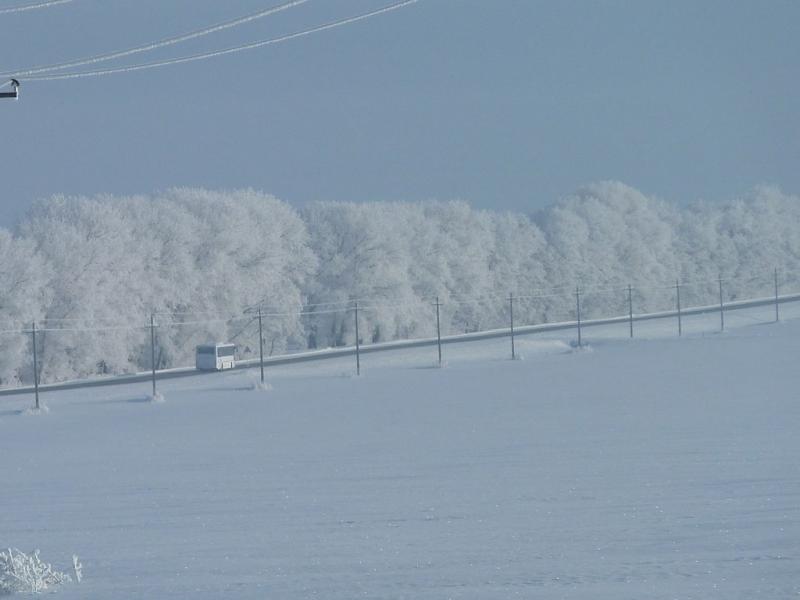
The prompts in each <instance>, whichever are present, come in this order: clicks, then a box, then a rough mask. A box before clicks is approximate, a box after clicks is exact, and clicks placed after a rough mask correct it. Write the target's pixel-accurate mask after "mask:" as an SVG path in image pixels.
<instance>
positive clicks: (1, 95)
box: [0, 79, 19, 100]
mask: <svg viewBox="0 0 800 600" xmlns="http://www.w3.org/2000/svg"><path fill="white" fill-rule="evenodd" d="M11 87H12V88H14V89H13V90H12V91H10V92H0V98H14V100H16V99H17V98H19V81H17V80H16V79H12V80H11Z"/></svg>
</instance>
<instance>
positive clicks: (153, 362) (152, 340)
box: [150, 313, 156, 399]
mask: <svg viewBox="0 0 800 600" xmlns="http://www.w3.org/2000/svg"><path fill="white" fill-rule="evenodd" d="M150 367H151V372H152V375H153V399H155V397H156V324H155V316H154V315H153V313H150Z"/></svg>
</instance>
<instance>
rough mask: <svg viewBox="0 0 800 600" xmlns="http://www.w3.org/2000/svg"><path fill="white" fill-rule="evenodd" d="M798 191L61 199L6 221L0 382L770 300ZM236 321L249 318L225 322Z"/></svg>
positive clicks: (786, 273) (591, 189) (790, 281)
mask: <svg viewBox="0 0 800 600" xmlns="http://www.w3.org/2000/svg"><path fill="white" fill-rule="evenodd" d="M798 223H800V196H797V195H791V194H786V193H783V192H781V191H780V190H778V189H776V188H769V187H759V188H756V189H754V190H753V191H752V192H750V193H749V194H748V195H747V196H746V197H744V198H742V199H739V200H734V201H732V202H729V203H727V204H720V203H714V204H693V205H685V206H676V205H674V204H669V203H666V202H663V201H661V200H658V199H657V198H653V197H650V196H647V195H645V194H643V193H641V192H640V191H638V190H636V189H634V188H631V187H629V186H626V185H624V184H622V183H619V182H600V183H596V184H593V185H589V186H586V187H584V188H581V189H580V190H578V191H577V192H576V193H575V194H574V195H573V196H570V197H568V198H564V199H561V200H560V201H558V202H557V203H555V204H553V205H552V206H550V207H548V208H546V209H544V210H541V211H538V212H537V213H536V214H534V215H528V214H523V213H499V212H492V211H486V210H478V209H475V208H473V207H471V206H469V205H468V204H466V203H465V202H387V203H383V202H381V203H377V202H373V203H363V204H362V203H353V202H320V203H316V204H312V205H310V206H308V207H305V208H304V209H303V210H302V211H297V210H295V209H293V208H292V207H291V206H289V205H288V204H286V203H285V202H282V201H280V200H278V199H276V198H273V197H271V196H268V195H266V194H263V193H260V192H256V191H253V190H238V191H230V192H222V191H221V192H213V191H208V190H203V189H191V188H182V189H175V190H170V191H167V192H163V193H159V194H156V195H155V196H152V197H140V196H135V197H111V196H97V197H94V198H86V197H64V196H54V197H52V198H49V199H45V200H42V201H40V202H39V203H38V204H37V205H36V206H35V207H34V208H33V209H32V210H31V211H30V212H29V213H28V215H27V216H26V217H25V218H24V219H23V220H22V221H21V222H20V223H19V224H18V226H17V227H16V228H15V229H14V231H13V232H11V231H6V230H4V229H2V228H0V257H2V260H0V282H2V285H0V331H2V332H3V333H4V336H3V352H2V353H0V386H14V385H18V384H30V383H33V380H34V377H33V360H32V354H33V353H32V347H31V346H32V339H31V335H30V333H29V329H30V328H31V321H34V320H35V321H36V323H37V327H41V331H42V333H41V335H40V337H39V338H38V345H37V352H38V364H37V367H38V370H39V375H40V381H44V382H55V381H61V380H65V379H74V378H85V377H91V376H95V375H111V374H120V373H136V372H139V371H143V370H149V369H150V367H151V361H152V356H151V348H150V332H149V329H148V327H147V324H148V323H149V315H150V313H151V312H152V311H155V313H156V314H157V315H158V319H157V323H156V326H157V331H156V336H155V338H156V348H155V357H156V366H157V368H162V369H165V368H170V367H178V366H187V365H191V364H193V363H194V352H195V347H196V346H197V345H198V344H204V343H208V342H210V341H220V340H224V341H235V342H236V344H237V346H238V349H239V355H240V357H241V358H245V359H247V358H257V357H258V355H259V349H260V344H259V341H260V340H259V333H258V327H257V326H256V324H255V321H254V320H253V319H252V317H253V315H254V313H253V310H254V309H255V308H256V307H263V308H264V309H265V311H266V312H267V313H268V317H267V318H265V319H264V321H263V335H262V336H261V337H262V339H263V343H264V352H265V353H266V354H267V355H269V356H273V355H275V354H280V353H283V352H287V351H297V350H305V349H316V348H328V347H334V346H344V345H352V344H353V343H354V341H355V324H354V319H353V312H352V310H350V309H351V308H352V300H353V299H356V298H358V299H364V301H365V303H364V305H363V308H364V310H363V312H362V313H359V323H360V331H359V333H360V336H361V338H362V341H363V342H364V343H371V342H386V341H391V340H396V339H410V338H417V337H431V336H433V335H434V334H435V332H436V330H435V321H434V320H433V317H434V312H433V309H432V302H433V299H434V298H437V297H438V298H439V301H440V302H441V315H440V316H441V332H442V334H443V335H448V334H455V333H465V332H473V331H481V330H486V329H493V328H499V327H505V326H506V325H507V321H508V307H507V298H508V294H509V293H510V292H513V293H514V294H515V295H519V296H524V297H526V299H521V301H520V302H519V303H518V304H515V306H514V316H515V320H517V321H518V322H519V323H520V324H535V323H544V322H556V321H570V320H573V319H574V317H575V315H574V309H575V297H574V292H575V289H576V286H578V285H579V286H580V288H581V290H582V292H583V293H582V295H581V311H582V315H583V316H584V317H585V318H587V319H591V318H597V317H608V316H612V315H620V314H626V313H627V311H628V309H629V305H628V300H629V298H628V295H627V286H628V285H631V286H632V292H631V298H630V301H631V302H630V303H631V305H632V310H633V311H634V312H637V313H646V312H658V311H664V310H671V309H672V308H673V307H674V306H675V289H674V286H673V284H674V283H675V281H676V279H680V281H681V282H682V283H683V287H682V289H681V298H682V301H683V302H684V304H686V305H687V306H702V305H709V304H716V303H717V302H718V300H719V297H718V284H719V282H718V280H717V278H718V277H722V278H724V282H725V290H724V293H725V299H726V300H738V299H743V298H755V297H771V295H772V294H773V293H774V289H773V283H774V282H773V269H777V271H778V274H779V275H780V278H781V287H780V289H781V292H782V293H787V292H789V291H792V290H793V289H794V290H797V289H798V286H800V277H798V274H800V227H798V226H797V224H798ZM229 317H236V318H234V319H230V318H229Z"/></svg>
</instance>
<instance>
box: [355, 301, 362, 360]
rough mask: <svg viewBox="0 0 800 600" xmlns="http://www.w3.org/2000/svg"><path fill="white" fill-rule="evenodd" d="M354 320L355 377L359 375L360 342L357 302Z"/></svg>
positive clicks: (356, 303)
mask: <svg viewBox="0 0 800 600" xmlns="http://www.w3.org/2000/svg"><path fill="white" fill-rule="evenodd" d="M355 319H356V375H361V342H360V341H359V339H358V301H356V302H355Z"/></svg>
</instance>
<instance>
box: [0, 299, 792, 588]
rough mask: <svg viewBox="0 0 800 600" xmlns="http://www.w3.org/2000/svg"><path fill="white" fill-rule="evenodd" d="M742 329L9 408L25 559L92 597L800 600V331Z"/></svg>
mask: <svg viewBox="0 0 800 600" xmlns="http://www.w3.org/2000/svg"><path fill="white" fill-rule="evenodd" d="M798 310H800V309H798V308H797V307H792V306H788V305H787V306H786V307H783V308H782V311H783V315H784V316H786V317H787V318H788V317H795V318H796V317H797V316H798V314H797V313H798ZM726 317H727V318H726V326H728V327H729V330H728V331H726V332H725V333H723V334H719V333H715V332H714V329H715V327H716V323H717V321H716V317H715V316H714V315H706V316H702V317H692V318H689V319H687V320H686V322H685V323H684V325H685V329H684V331H685V332H687V333H688V335H685V336H684V337H683V338H682V339H678V338H677V337H675V336H674V331H675V324H674V321H673V320H665V321H658V322H649V323H643V324H641V325H637V336H641V337H637V339H634V340H628V339H626V338H625V337H624V336H626V335H627V326H626V325H615V326H613V327H611V326H609V327H603V328H592V329H589V330H587V331H586V332H585V340H586V341H587V342H588V344H589V348H588V349H585V350H581V351H576V350H575V349H573V348H572V347H571V346H570V344H569V343H568V342H569V341H570V339H571V333H570V332H562V333H553V334H548V335H538V336H526V337H524V338H518V339H517V348H518V351H519V352H520V354H522V355H523V356H524V358H525V360H520V361H510V360H508V355H509V344H508V340H507V339H506V340H504V339H498V340H489V341H483V342H476V343H470V344H457V345H448V346H446V347H445V359H446V361H447V368H445V369H441V370H440V369H437V368H433V365H434V362H435V358H436V350H435V348H421V349H415V350H404V351H398V352H392V353H381V354H374V355H366V356H364V357H363V367H364V375H363V376H362V377H360V378H355V377H352V372H353V370H354V368H353V367H354V365H353V360H352V359H351V358H349V357H348V358H342V359H333V360H329V361H324V362H319V363H304V364H298V365H286V366H281V367H274V368H271V369H270V370H269V380H270V383H271V385H272V388H273V389H272V390H269V391H257V390H253V389H252V382H253V379H252V375H253V374H254V372H230V373H224V374H214V375H207V376H200V377H193V378H189V379H176V380H168V381H164V382H162V383H161V384H160V390H161V391H162V393H163V394H164V396H165V399H166V401H165V402H163V403H151V402H147V401H146V394H147V393H148V391H149V386H148V384H147V383H139V384H131V385H129V386H115V387H107V388H93V389H88V390H71V391H62V392H53V393H49V394H44V395H43V401H44V402H45V403H46V404H47V405H48V406H49V408H50V412H49V413H48V414H42V415H29V414H25V409H26V408H27V407H29V406H30V403H31V399H30V397H29V396H19V397H9V398H2V399H0V485H2V494H1V495H0V498H2V501H1V502H0V506H1V507H2V510H0V546H14V547H18V548H20V549H22V550H31V549H33V548H40V549H41V551H42V552H41V556H42V558H43V559H45V560H48V561H52V562H54V563H55V566H57V567H61V568H62V569H64V570H68V567H69V566H70V564H71V556H72V554H73V553H76V554H78V555H79V556H80V558H81V561H82V563H83V565H84V570H83V573H84V580H83V582H82V583H81V584H80V585H77V584H73V585H68V586H65V587H63V588H62V589H61V590H60V592H59V593H60V597H61V598H75V599H87V598H97V599H101V598H102V599H110V598H114V599H117V598H148V599H149V598H159V599H164V598H203V599H218V598H253V599H256V598H257V599H262V598H315V597H319V598H326V599H333V598H341V599H351V598H356V597H366V598H415V599H416V598H430V599H433V598H436V599H440V598H476V599H477V598H480V599H486V598H498V599H499V598H503V599H505V598H511V597H520V598H585V599H593V600H595V599H606V598H607V599H614V600H617V599H622V598H665V599H666V598H681V599H688V598H697V599H707V598H724V599H726V600H727V599H732V598H742V599H745V598H747V599H750V598H755V597H764V598H771V599H774V598H787V597H796V596H797V595H798V593H800V577H799V576H798V573H800V463H798V460H797V457H798V456H800V436H798V428H799V427H800V391H799V390H800V375H798V372H799V370H798V367H797V359H798V347H799V345H800V320H787V321H782V322H780V323H777V324H774V323H769V320H770V318H771V311H770V309H769V308H768V307H767V308H765V309H754V310H748V311H737V312H735V313H729V314H728V315H727V316H726Z"/></svg>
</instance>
